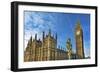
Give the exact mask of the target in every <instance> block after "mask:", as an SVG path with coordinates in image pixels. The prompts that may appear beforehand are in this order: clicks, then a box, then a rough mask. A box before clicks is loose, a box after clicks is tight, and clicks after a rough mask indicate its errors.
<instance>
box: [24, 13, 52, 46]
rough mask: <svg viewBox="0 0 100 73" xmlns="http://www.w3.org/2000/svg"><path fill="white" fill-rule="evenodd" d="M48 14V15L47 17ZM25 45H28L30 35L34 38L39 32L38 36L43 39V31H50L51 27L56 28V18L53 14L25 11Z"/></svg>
mask: <svg viewBox="0 0 100 73" xmlns="http://www.w3.org/2000/svg"><path fill="white" fill-rule="evenodd" d="M46 16H47V17H46ZM24 19H25V24H24V27H25V29H24V33H25V47H26V46H27V43H28V40H29V39H30V36H31V35H32V37H33V38H34V36H35V34H37V38H38V39H39V38H40V39H41V37H42V31H44V30H45V31H48V29H49V28H52V29H53V28H54V25H53V22H52V21H54V18H53V16H52V15H48V14H45V15H44V14H43V13H39V12H25V18H24Z"/></svg>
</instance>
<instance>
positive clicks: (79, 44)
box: [75, 21, 85, 59]
mask: <svg viewBox="0 0 100 73" xmlns="http://www.w3.org/2000/svg"><path fill="white" fill-rule="evenodd" d="M75 39H76V57H77V58H78V59H83V58H84V57H85V56H84V43H83V30H82V27H81V24H80V21H78V22H77V25H76V28H75Z"/></svg>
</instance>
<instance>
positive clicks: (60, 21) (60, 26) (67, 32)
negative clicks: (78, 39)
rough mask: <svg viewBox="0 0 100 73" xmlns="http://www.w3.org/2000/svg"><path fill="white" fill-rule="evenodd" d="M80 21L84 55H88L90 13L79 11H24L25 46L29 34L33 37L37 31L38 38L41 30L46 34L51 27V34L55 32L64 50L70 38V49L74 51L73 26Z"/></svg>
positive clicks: (40, 35)
mask: <svg viewBox="0 0 100 73" xmlns="http://www.w3.org/2000/svg"><path fill="white" fill-rule="evenodd" d="M78 20H79V21H80V23H81V26H82V29H83V38H84V52H85V56H90V15H89V14H82V13H81V14H79V13H58V12H35V11H33V12H32V11H24V34H25V39H24V40H25V47H26V45H27V41H28V40H29V38H30V36H31V35H32V37H33V38H34V36H35V34H36V33H37V35H38V39H39V38H41V37H42V31H45V32H46V34H47V33H48V30H49V29H51V33H52V35H55V33H57V36H58V42H57V43H58V44H57V46H59V45H60V46H61V47H62V48H63V49H64V50H66V41H67V39H68V38H71V42H72V49H73V51H74V52H75V51H76V45H75V35H74V33H75V26H76V23H77V21H78Z"/></svg>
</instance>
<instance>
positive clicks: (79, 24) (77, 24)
mask: <svg viewBox="0 0 100 73" xmlns="http://www.w3.org/2000/svg"><path fill="white" fill-rule="evenodd" d="M76 28H81V23H80V20H78V21H77V23H76Z"/></svg>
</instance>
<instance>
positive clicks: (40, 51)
mask: <svg viewBox="0 0 100 73" xmlns="http://www.w3.org/2000/svg"><path fill="white" fill-rule="evenodd" d="M75 39H76V53H73V51H72V44H71V40H70V39H68V40H67V41H66V51H65V50H62V49H61V48H60V47H58V48H57V34H56V35H55V36H52V35H51V30H49V32H48V34H47V35H45V32H43V34H42V40H40V39H37V34H35V38H34V39H33V38H32V36H31V37H30V40H29V41H28V44H27V47H26V49H25V51H24V62H30V61H49V60H66V59H84V58H85V55H84V44H83V30H82V27H81V25H80V23H79V22H78V23H77V25H76V28H75Z"/></svg>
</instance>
